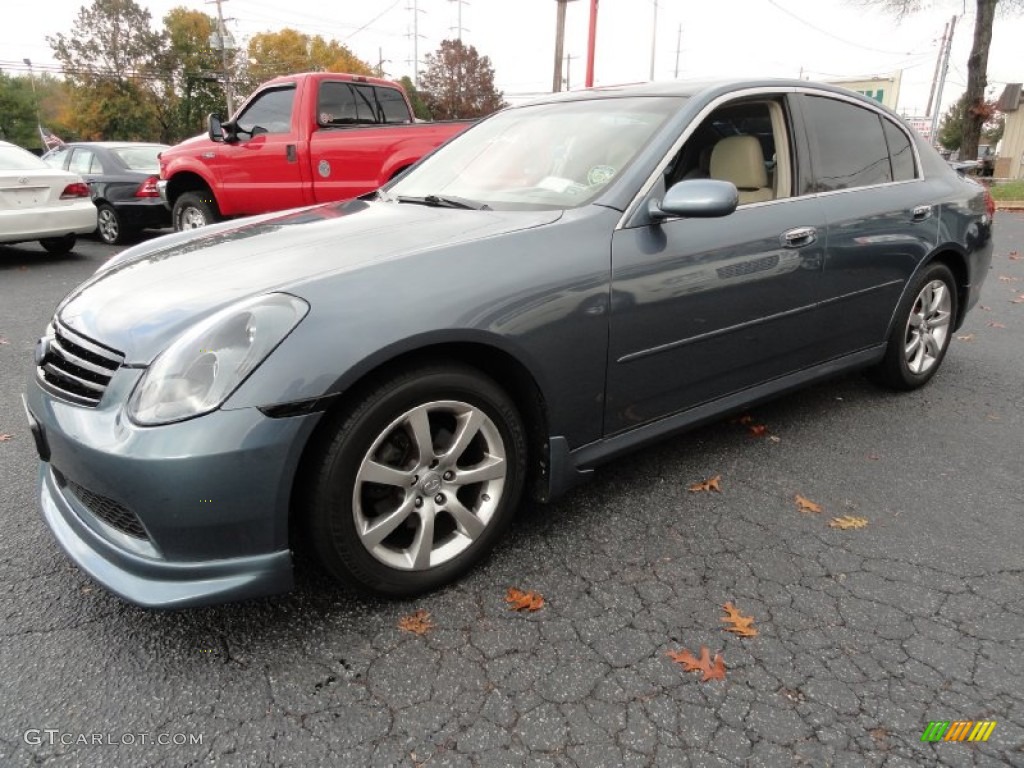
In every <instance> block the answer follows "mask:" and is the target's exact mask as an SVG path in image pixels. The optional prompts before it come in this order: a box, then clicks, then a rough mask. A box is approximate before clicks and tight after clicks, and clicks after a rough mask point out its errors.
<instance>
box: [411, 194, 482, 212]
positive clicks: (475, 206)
mask: <svg viewBox="0 0 1024 768" xmlns="http://www.w3.org/2000/svg"><path fill="white" fill-rule="evenodd" d="M396 199H397V200H398V202H400V203H416V204H417V205H432V206H434V207H435V208H465V209H467V210H470V211H489V210H491V207H490V206H489V205H487V203H478V202H476V201H475V200H468V199H467V198H465V197H452V196H445V197H442V196H441V195H424V196H423V197H407V196H405V195H399V196H398V197H397V198H396Z"/></svg>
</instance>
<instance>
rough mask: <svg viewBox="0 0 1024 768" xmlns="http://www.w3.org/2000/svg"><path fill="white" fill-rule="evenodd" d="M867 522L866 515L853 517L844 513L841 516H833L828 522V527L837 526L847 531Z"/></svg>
mask: <svg viewBox="0 0 1024 768" xmlns="http://www.w3.org/2000/svg"><path fill="white" fill-rule="evenodd" d="M867 524H868V519H867V518H866V517H853V516H852V515H844V516H843V517H833V518H832V519H831V520H830V521H829V523H828V527H829V528H839V529H840V530H843V531H848V530H850V529H851V528H863V527H865V526H866V525H867Z"/></svg>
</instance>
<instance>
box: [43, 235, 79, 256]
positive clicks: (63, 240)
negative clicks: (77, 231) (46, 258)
mask: <svg viewBox="0 0 1024 768" xmlns="http://www.w3.org/2000/svg"><path fill="white" fill-rule="evenodd" d="M77 242H78V237H77V236H76V235H64V237H48V238H46V239H45V240H40V241H39V244H40V245H41V246H43V248H45V249H46V252H47V253H52V254H53V255H54V256H63V255H64V254H66V253H71V251H72V249H74V247H75V243H77Z"/></svg>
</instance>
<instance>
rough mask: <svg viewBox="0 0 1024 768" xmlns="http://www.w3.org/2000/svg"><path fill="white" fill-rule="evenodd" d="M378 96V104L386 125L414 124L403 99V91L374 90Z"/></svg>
mask: <svg viewBox="0 0 1024 768" xmlns="http://www.w3.org/2000/svg"><path fill="white" fill-rule="evenodd" d="M373 90H374V92H375V93H376V95H377V103H378V104H380V109H381V111H382V112H383V113H384V122H385V123H409V122H412V115H410V114H409V107H408V106H407V105H406V103H405V99H404V98H402V93H401V91H396V90H395V89H394V88H380V87H377V88H374V89H373Z"/></svg>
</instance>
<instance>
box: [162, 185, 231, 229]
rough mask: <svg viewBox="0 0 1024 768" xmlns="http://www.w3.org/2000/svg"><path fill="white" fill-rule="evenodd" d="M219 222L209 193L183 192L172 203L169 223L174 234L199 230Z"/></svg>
mask: <svg viewBox="0 0 1024 768" xmlns="http://www.w3.org/2000/svg"><path fill="white" fill-rule="evenodd" d="M218 221H220V210H219V209H218V208H217V201H216V200H214V199H213V195H212V194H210V193H209V192H205V191H204V192H185V193H184V194H182V195H181V196H179V197H178V199H177V200H175V201H174V209H173V211H172V212H171V222H172V224H173V225H174V231H175V232H181V231H182V230H186V229H199V227H205V226H206V225H207V224H214V223H216V222H218Z"/></svg>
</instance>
